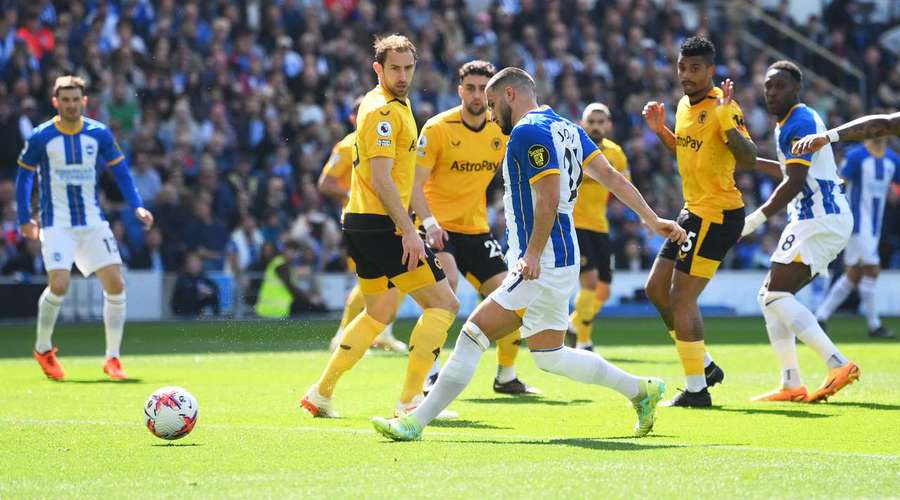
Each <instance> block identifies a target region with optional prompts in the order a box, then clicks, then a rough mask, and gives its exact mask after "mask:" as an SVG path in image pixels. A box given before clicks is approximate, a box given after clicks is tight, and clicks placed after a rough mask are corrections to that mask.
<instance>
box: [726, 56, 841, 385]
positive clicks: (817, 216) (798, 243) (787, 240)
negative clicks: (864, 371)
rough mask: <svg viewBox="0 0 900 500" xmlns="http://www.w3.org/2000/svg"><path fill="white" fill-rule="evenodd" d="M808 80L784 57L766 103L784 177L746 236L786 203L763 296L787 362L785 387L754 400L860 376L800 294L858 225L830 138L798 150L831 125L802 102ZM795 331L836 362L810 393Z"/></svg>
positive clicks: (773, 71)
mask: <svg viewBox="0 0 900 500" xmlns="http://www.w3.org/2000/svg"><path fill="white" fill-rule="evenodd" d="M802 84H803V75H802V73H801V72H800V69H799V68H798V67H797V66H796V65H795V64H794V63H792V62H790V61H778V62H776V63H774V64H772V65H771V66H769V69H768V71H767V72H766V79H765V83H764V86H765V92H764V94H765V99H766V107H767V108H768V110H769V113H770V114H772V115H773V116H775V117H776V118H777V119H778V124H777V125H776V126H775V136H774V139H775V144H776V145H777V153H778V161H779V162H780V163H781V165H782V167H781V168H782V169H783V171H784V175H785V178H784V180H783V181H782V182H781V184H779V185H778V187H776V188H775V190H774V191H773V192H772V194H771V196H769V199H768V200H767V201H766V202H765V203H763V204H762V206H761V207H759V208H758V209H756V211H754V212H753V213H751V214H750V215H748V216H747V219H746V222H745V223H744V229H743V232H742V236H746V235H748V234H750V233H752V232H753V231H755V230H756V229H757V228H758V227H759V226H760V225H762V224H763V223H764V222H765V221H766V219H768V218H769V217H771V216H773V215H774V214H776V213H778V212H779V211H781V210H782V209H783V208H785V207H787V211H788V224H787V226H785V228H784V230H783V231H782V233H781V238H780V239H779V241H778V246H777V247H776V249H775V252H774V253H773V254H772V257H771V261H772V268H771V270H770V271H769V275H768V277H767V278H766V282H765V283H764V284H763V286H762V288H760V290H759V296H758V300H759V307H760V308H761V309H762V312H763V316H764V317H765V320H766V331H767V332H768V334H769V341H770V342H771V344H772V349H774V350H775V357H776V358H778V362H779V364H781V387H780V388H778V389H775V390H774V391H771V392H768V393H765V394H761V395H759V396H756V397H754V398H753V399H752V400H753V401H806V402H810V403H812V402H817V401H822V400H825V399H827V398H828V397H829V396H831V395H833V394H834V393H836V392H837V391H839V390H841V389H843V388H844V387H846V386H847V385H849V384H851V383H853V382H854V381H855V380H857V379H858V378H859V367H858V366H856V364H855V363H853V362H851V361H849V360H848V359H847V358H846V357H845V356H844V355H843V354H841V352H840V351H839V350H838V348H837V347H835V345H834V344H833V343H832V342H831V339H829V338H828V336H827V335H826V334H825V332H824V331H823V330H822V328H821V327H820V326H819V324H818V323H817V322H816V318H815V316H813V314H812V312H810V310H809V309H807V308H806V307H805V306H803V304H801V303H800V302H798V301H797V299H796V297H795V296H794V294H795V293H797V292H798V291H799V290H800V289H801V288H803V286H805V285H806V284H807V283H809V282H810V280H812V279H813V277H815V276H816V275H817V274H819V273H827V272H828V264H829V263H830V262H831V261H832V260H834V258H835V257H837V255H838V254H839V253H840V252H841V250H843V248H844V246H846V244H847V240H848V239H849V237H850V232H851V230H852V228H853V215H852V214H851V212H850V206H849V204H848V203H847V199H846V198H845V197H844V194H843V192H842V186H841V179H840V178H839V177H838V175H837V167H836V166H835V163H834V154H833V153H832V151H831V146H826V147H824V148H822V149H820V150H819V151H818V152H816V153H814V154H813V153H806V154H803V155H795V154H793V153H792V152H791V146H792V145H793V143H794V141H796V140H798V139H800V138H801V137H803V136H805V135H807V134H815V133H820V132H822V131H824V130H825V124H824V123H823V122H822V119H821V118H820V117H819V115H818V114H817V113H816V112H815V111H814V110H813V109H812V108H809V107H807V106H806V105H805V104H803V103H801V102H800V97H799V95H800V89H801V87H802ZM795 337H797V338H799V339H800V340H802V341H803V342H804V343H805V344H807V345H808V346H810V347H811V348H812V349H813V350H814V351H816V353H818V354H819V356H820V357H821V358H822V360H823V361H824V362H825V363H826V364H827V365H828V368H829V372H828V376H827V377H825V381H824V382H823V383H822V387H820V388H819V389H817V390H816V391H815V392H813V393H811V394H808V393H807V390H806V386H804V385H803V381H802V379H801V378H800V368H799V363H798V362H797V348H796V344H795V341H794V338H795Z"/></svg>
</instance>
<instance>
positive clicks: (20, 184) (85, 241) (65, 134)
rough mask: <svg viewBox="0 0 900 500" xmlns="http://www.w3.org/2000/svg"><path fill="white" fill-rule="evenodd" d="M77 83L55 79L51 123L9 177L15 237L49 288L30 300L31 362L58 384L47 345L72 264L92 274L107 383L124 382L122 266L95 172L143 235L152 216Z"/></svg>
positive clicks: (57, 367)
mask: <svg viewBox="0 0 900 500" xmlns="http://www.w3.org/2000/svg"><path fill="white" fill-rule="evenodd" d="M87 99H88V98H87V96H86V95H85V83H84V80H82V79H81V78H78V77H75V76H61V77H59V78H57V79H56V82H55V84H54V85H53V107H54V108H56V109H57V111H59V115H58V116H56V117H55V118H53V119H52V120H49V121H47V122H44V123H42V124H41V125H38V126H37V127H36V128H35V129H34V133H33V134H32V136H31V137H30V138H29V139H28V143H27V144H26V145H25V149H24V150H23V151H22V156H21V157H19V167H20V168H19V173H18V176H17V177H16V198H17V202H18V212H19V214H18V217H19V229H20V231H21V232H22V234H23V235H24V236H25V237H26V238H29V239H38V238H40V240H41V254H42V256H43V258H44V267H45V269H47V274H48V281H49V285H48V286H47V288H46V289H45V290H44V293H42V294H41V298H40V299H39V300H38V317H37V342H36V343H35V346H34V359H36V360H37V362H38V364H40V365H41V370H43V371H44V374H45V375H47V377H49V378H51V379H53V380H62V379H63V377H64V376H65V373H64V372H63V367H62V365H61V364H60V363H59V360H58V359H57V358H56V352H57V349H56V348H55V347H53V344H52V342H51V338H52V337H53V329H54V327H55V325H56V318H57V316H59V309H60V307H61V306H62V302H63V298H64V297H65V295H66V292H67V291H68V290H69V279H70V273H71V269H72V262H73V261H74V263H75V265H76V266H78V269H79V270H80V271H81V273H82V274H83V275H84V276H85V277H87V276H90V275H91V274H93V273H97V278H98V279H99V280H100V284H101V285H103V297H104V302H103V325H104V327H105V329H106V363H105V364H104V365H103V371H104V372H105V373H106V374H107V375H109V377H110V378H112V379H124V378H127V377H128V376H127V375H126V374H125V371H124V370H123V369H122V363H121V362H120V361H119V348H120V346H121V344H122V331H123V329H124V327H125V283H124V281H123V280H122V270H121V266H122V259H121V258H120V257H119V249H118V247H117V246H116V239H115V238H114V237H113V234H112V232H111V231H110V229H109V224H108V223H107V222H106V217H105V216H104V214H103V211H102V210H101V209H100V203H99V201H98V192H99V186H98V184H97V179H98V178H99V176H98V171H100V170H101V169H104V168H110V169H111V170H112V173H113V175H114V176H115V178H116V182H117V183H118V185H119V189H121V190H122V194H123V195H124V197H125V199H126V200H127V201H128V204H129V205H130V206H131V207H132V208H133V209H134V213H135V216H136V217H137V218H138V220H140V221H141V222H142V223H143V224H144V226H145V227H150V225H151V224H153V216H152V215H151V214H150V212H149V211H148V210H147V209H145V208H144V207H143V203H142V202H141V198H140V196H139V195H138V192H137V190H136V189H135V187H134V182H133V181H132V179H131V172H130V171H129V170H128V162H127V161H126V159H125V155H124V154H122V151H121V150H120V149H119V145H118V144H117V143H116V141H115V139H114V138H113V136H112V134H111V133H110V132H109V129H107V128H106V125H103V124H102V123H100V122H98V121H96V120H91V119H90V118H86V117H83V116H82V111H83V110H84V107H85V106H86V105H87ZM35 172H36V173H37V177H38V186H39V192H40V223H38V222H37V221H35V220H33V219H32V218H31V190H32V186H33V183H34V177H35Z"/></svg>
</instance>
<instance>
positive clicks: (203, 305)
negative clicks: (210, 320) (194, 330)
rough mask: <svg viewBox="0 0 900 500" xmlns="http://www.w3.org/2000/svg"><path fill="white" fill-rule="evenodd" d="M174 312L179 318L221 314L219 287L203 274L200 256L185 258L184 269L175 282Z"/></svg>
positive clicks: (192, 255)
mask: <svg viewBox="0 0 900 500" xmlns="http://www.w3.org/2000/svg"><path fill="white" fill-rule="evenodd" d="M172 312H174V313H175V314H177V315H178V316H199V315H201V314H204V313H205V314H219V287H217V286H216V284H215V283H213V281H212V280H211V279H209V278H208V277H207V276H206V274H205V273H204V272H203V261H202V259H201V257H200V255H198V254H195V253H191V254H188V255H187V256H186V257H185V260H184V269H183V270H182V272H181V274H179V275H178V279H177V281H176V282H175V293H174V294H173V295H172Z"/></svg>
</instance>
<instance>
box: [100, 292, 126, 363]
mask: <svg viewBox="0 0 900 500" xmlns="http://www.w3.org/2000/svg"><path fill="white" fill-rule="evenodd" d="M103 296H104V297H105V298H106V300H104V301H103V326H104V327H105V330H106V358H107V359H109V358H118V357H119V349H120V348H121V347H122V331H123V330H124V329H125V292H122V293H120V294H117V295H111V294H107V293H106V292H103Z"/></svg>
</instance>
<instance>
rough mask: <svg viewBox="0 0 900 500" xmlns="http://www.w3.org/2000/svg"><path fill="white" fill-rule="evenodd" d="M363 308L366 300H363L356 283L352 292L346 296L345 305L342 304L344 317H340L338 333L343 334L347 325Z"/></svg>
mask: <svg viewBox="0 0 900 500" xmlns="http://www.w3.org/2000/svg"><path fill="white" fill-rule="evenodd" d="M365 308H366V300H365V298H363V294H362V291H361V290H360V289H359V283H357V284H356V285H355V286H354V287H353V290H350V295H348V296H347V303H346V304H344V315H343V316H341V324H340V326H338V331H340V332H343V331H344V330H346V329H347V325H349V324H350V322H351V321H353V319H354V318H356V317H357V316H358V315H359V313H361V312H362V310H363V309H365Z"/></svg>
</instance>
